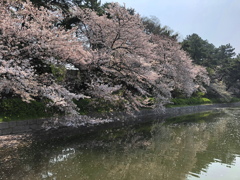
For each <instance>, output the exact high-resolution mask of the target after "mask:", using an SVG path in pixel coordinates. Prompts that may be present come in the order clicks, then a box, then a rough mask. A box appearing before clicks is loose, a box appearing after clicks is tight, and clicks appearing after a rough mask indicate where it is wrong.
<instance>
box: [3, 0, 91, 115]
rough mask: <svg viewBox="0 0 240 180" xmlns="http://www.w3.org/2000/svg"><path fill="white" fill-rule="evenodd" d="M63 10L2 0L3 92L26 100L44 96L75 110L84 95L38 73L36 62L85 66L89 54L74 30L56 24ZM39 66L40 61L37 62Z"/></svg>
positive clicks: (54, 103)
mask: <svg viewBox="0 0 240 180" xmlns="http://www.w3.org/2000/svg"><path fill="white" fill-rule="evenodd" d="M61 18H62V16H61V12H54V13H53V12H50V11H49V10H47V9H44V8H40V9H37V8H35V7H33V6H32V4H31V3H30V2H28V1H27V3H18V2H17V1H16V2H14V1H9V2H1V3H0V91H1V92H2V95H3V94H6V93H9V92H12V93H13V94H16V95H19V96H21V97H22V99H23V100H25V101H30V100H32V99H34V98H36V97H38V98H39V97H45V98H48V99H50V100H51V102H52V104H53V105H56V106H58V107H60V108H61V109H62V110H66V111H68V112H72V113H76V111H75V108H76V105H75V104H74V103H73V102H72V99H73V98H76V99H78V98H84V95H81V94H80V95H76V94H73V93H71V92H69V91H68V90H67V89H66V88H65V87H63V86H60V85H58V84H57V83H56V82H55V81H54V78H53V76H52V75H51V74H50V73H48V72H45V73H39V72H38V71H37V70H36V67H35V66H34V64H36V63H35V62H39V61H40V62H42V63H44V64H45V65H46V66H47V65H50V64H53V63H54V64H64V63H67V62H72V63H76V64H79V66H81V65H82V66H84V65H85V64H86V59H87V57H88V53H87V51H85V50H84V48H83V46H82V43H81V42H79V41H78V40H77V39H76V38H75V37H74V29H73V30H72V31H66V30H65V29H63V28H61V27H57V26H55V24H56V23H57V22H58V21H60V20H61ZM38 65H39V63H38Z"/></svg>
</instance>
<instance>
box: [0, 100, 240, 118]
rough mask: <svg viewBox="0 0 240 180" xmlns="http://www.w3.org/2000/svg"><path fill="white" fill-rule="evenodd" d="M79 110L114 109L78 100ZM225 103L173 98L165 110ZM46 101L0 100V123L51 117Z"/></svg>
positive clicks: (53, 109) (221, 101)
mask: <svg viewBox="0 0 240 180" xmlns="http://www.w3.org/2000/svg"><path fill="white" fill-rule="evenodd" d="M239 101H240V99H239V98H233V99H232V100H231V101H230V102H239ZM75 103H76V104H77V106H78V107H79V109H80V111H79V112H80V114H83V115H87V114H89V113H93V112H97V113H103V112H110V111H113V110H114V109H116V108H115V107H113V104H110V103H106V102H104V101H99V103H98V104H99V105H98V106H92V105H91V104H92V102H91V100H90V99H85V100H80V101H77V102H75ZM214 103H226V102H225V101H224V100H222V99H208V98H202V97H191V98H174V99H172V100H171V104H168V105H166V107H167V108H171V107H181V106H193V105H201V104H214ZM46 104H47V101H40V102H38V101H31V102H30V103H27V102H24V101H22V100H21V99H20V98H9V99H2V100H0V122H7V121H18V120H29V119H39V118H44V117H51V116H53V115H54V114H56V112H59V111H58V109H57V108H55V107H52V108H46Z"/></svg>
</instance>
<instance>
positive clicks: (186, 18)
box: [101, 0, 240, 54]
mask: <svg viewBox="0 0 240 180" xmlns="http://www.w3.org/2000/svg"><path fill="white" fill-rule="evenodd" d="M112 1H113V2H118V3H119V4H121V5H123V4H124V3H125V5H126V7H127V8H133V9H135V10H136V12H137V13H139V14H140V15H141V16H147V17H150V16H156V17H157V18H159V20H160V22H161V25H163V26H165V25H167V26H169V27H170V28H171V29H172V30H174V31H175V32H178V33H179V34H180V37H181V38H185V37H186V36H187V35H191V34H193V33H196V34H198V35H199V36H200V37H201V38H202V39H204V40H208V42H209V43H212V44H214V45H215V46H216V47H218V46H220V45H225V44H228V43H230V44H231V45H232V46H233V47H234V48H235V52H236V53H237V54H238V53H240V0H115V1H114V0H101V2H102V4H103V3H105V2H112Z"/></svg>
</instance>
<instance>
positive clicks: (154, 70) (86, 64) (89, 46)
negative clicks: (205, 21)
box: [0, 1, 209, 115]
mask: <svg viewBox="0 0 240 180" xmlns="http://www.w3.org/2000/svg"><path fill="white" fill-rule="evenodd" d="M51 2H52V3H53V2H62V1H51ZM84 2H85V3H86V2H88V1H84ZM89 2H90V1H89ZM91 2H98V1H91ZM0 5H1V6H0V92H1V96H2V97H4V96H6V94H9V93H11V94H13V95H18V96H21V98H22V99H24V100H26V101H30V100H32V99H41V98H47V99H49V100H50V101H49V102H50V104H49V105H55V106H58V107H60V109H61V110H62V111H65V112H66V113H67V114H69V113H70V114H74V115H77V114H78V112H77V106H76V104H75V103H74V101H73V100H74V99H79V98H90V99H94V98H97V99H101V100H104V101H106V102H109V103H112V104H114V105H115V107H117V106H121V107H122V108H125V109H129V110H130V109H139V108H142V107H159V108H162V107H163V105H164V104H165V103H167V102H168V101H169V99H170V98H171V93H172V91H174V90H176V89H177V90H180V91H181V92H182V93H183V94H185V95H186V96H190V95H191V94H192V93H193V92H196V91H198V90H204V88H203V84H207V83H208V80H209V79H208V76H207V72H206V70H205V68H203V67H200V66H198V65H194V64H193V63H192V61H191V58H190V57H189V56H188V55H187V53H186V52H185V51H183V50H182V49H181V46H180V44H179V43H178V42H177V41H176V40H175V39H173V38H170V37H168V36H165V35H162V34H161V33H160V34H159V33H153V32H150V31H149V32H148V33H146V27H145V26H144V23H143V21H142V19H141V17H140V15H139V14H136V13H130V12H129V10H128V9H127V8H126V7H123V6H120V5H119V4H118V3H111V4H108V6H107V7H106V8H105V9H104V12H105V13H104V14H102V15H99V13H98V12H96V11H95V9H94V8H88V7H87V8H86V7H84V8H82V7H81V6H76V5H72V7H71V10H69V12H68V13H67V14H66V13H64V12H63V11H62V10H60V9H54V10H52V9H50V8H48V7H43V6H40V7H36V6H34V5H33V4H32V3H31V2H29V1H27V2H22V3H20V2H19V1H9V2H5V1H4V2H1V4H0ZM66 17H68V18H72V17H74V18H77V19H78V20H79V21H78V22H76V23H75V24H74V25H73V26H72V27H71V28H65V26H63V25H62V24H61V23H60V22H62V21H63V20H64V19H65V18H66ZM67 65H70V66H72V67H74V70H75V71H78V73H79V80H78V81H75V82H74V83H77V86H75V87H77V88H74V89H72V86H71V87H69V82H66V81H65V82H64V81H63V82H60V81H59V79H58V78H57V77H56V68H58V67H59V66H61V67H62V68H65V69H66V67H67ZM151 98H152V99H154V102H152V103H149V99H151ZM96 103H97V102H96Z"/></svg>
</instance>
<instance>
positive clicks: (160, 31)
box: [142, 16, 178, 39]
mask: <svg viewBox="0 0 240 180" xmlns="http://www.w3.org/2000/svg"><path fill="white" fill-rule="evenodd" d="M142 21H143V25H144V26H145V32H146V33H147V34H154V35H163V36H167V37H171V38H173V39H177V38H178V34H177V33H175V32H174V31H173V30H172V29H170V28H169V27H168V26H163V27H162V26H161V24H160V20H159V19H158V18H157V17H155V16H151V17H150V18H148V17H143V18H142Z"/></svg>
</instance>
